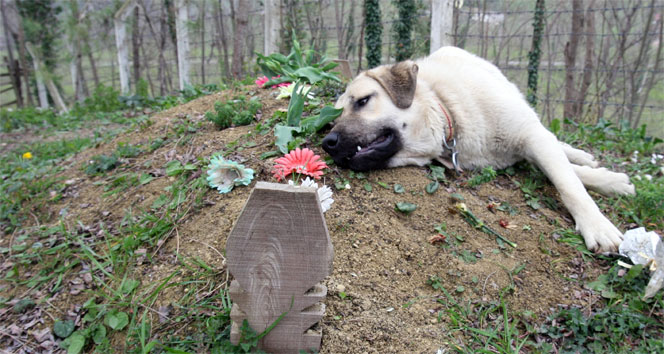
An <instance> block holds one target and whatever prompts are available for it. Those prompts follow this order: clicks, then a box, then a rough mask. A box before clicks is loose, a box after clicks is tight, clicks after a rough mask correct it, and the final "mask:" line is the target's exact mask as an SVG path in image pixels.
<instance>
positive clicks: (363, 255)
mask: <svg viewBox="0 0 664 354" xmlns="http://www.w3.org/2000/svg"><path fill="white" fill-rule="evenodd" d="M245 94H246V93H245ZM249 94H252V93H249ZM256 94H258V95H259V96H260V97H261V101H262V103H263V110H262V112H261V115H260V120H263V121H264V120H265V119H267V118H269V117H271V116H272V114H273V112H274V111H275V110H277V109H285V108H287V105H288V102H287V101H286V100H280V101H277V100H276V99H275V98H274V93H273V92H270V91H263V90H261V91H259V92H256ZM233 95H234V93H232V92H222V93H218V94H213V95H210V96H206V97H202V98H200V99H197V100H195V101H192V102H190V103H187V104H184V105H181V106H178V107H176V108H173V109H171V110H168V111H164V112H160V113H157V114H155V115H154V116H153V117H152V118H151V123H152V124H151V125H148V126H143V127H136V129H135V131H131V132H128V133H127V134H123V135H120V136H118V137H116V138H115V139H114V140H113V141H111V142H109V143H107V144H103V145H100V146H98V147H95V148H91V149H88V150H86V151H83V152H81V153H79V154H78V155H76V156H75V157H74V158H73V159H70V160H69V161H67V162H66V165H67V166H69V167H70V168H69V169H67V170H66V171H65V172H64V174H63V176H62V177H63V180H65V181H66V182H65V183H66V184H67V188H66V190H65V191H64V192H63V194H64V198H63V199H61V200H60V201H59V202H58V203H56V204H52V205H50V207H49V208H48V212H49V215H50V219H51V220H56V219H57V215H62V214H63V210H65V211H66V222H67V223H69V224H76V223H79V222H80V223H81V224H83V225H95V224H98V223H99V222H104V223H105V224H112V223H117V222H119V220H121V219H122V217H123V216H124V215H125V213H126V212H127V210H130V209H131V210H133V211H135V212H137V211H139V210H149V208H150V205H152V203H153V201H154V200H155V199H156V198H157V197H158V196H159V195H160V194H162V193H163V192H164V188H166V187H167V186H169V185H170V184H171V183H172V182H173V178H172V177H168V176H165V175H164V174H163V171H161V172H160V169H162V170H163V166H164V165H165V164H166V162H168V161H170V160H172V159H181V160H187V159H196V158H204V157H208V156H210V155H212V154H213V153H215V152H217V151H222V150H224V149H225V148H226V145H227V144H228V143H230V142H233V141H236V140H239V141H240V142H241V143H244V142H247V141H253V142H255V145H254V146H251V147H246V148H244V149H241V151H236V152H234V153H233V154H232V155H231V158H233V159H235V160H237V161H240V162H242V163H244V164H245V165H246V166H247V167H250V168H253V169H254V170H255V171H256V172H257V173H256V178H255V179H254V182H253V183H255V181H270V182H275V181H274V179H273V178H272V176H271V174H270V173H269V172H270V169H271V166H272V164H273V162H272V161H273V159H267V160H261V159H259V158H258V157H259V156H260V154H261V153H263V152H266V151H271V150H274V147H273V146H272V145H271V142H272V139H273V136H272V134H267V135H259V134H253V135H252V136H250V137H248V136H247V133H249V132H252V131H253V130H254V125H251V126H245V127H237V128H230V129H226V130H222V131H218V130H217V129H216V128H215V127H214V125H213V124H212V123H211V122H207V121H206V120H205V119H204V118H203V114H204V113H205V112H206V111H209V110H212V109H213V104H214V102H215V101H220V100H224V99H227V98H229V97H231V96H233ZM183 122H189V123H197V122H202V123H199V124H200V127H199V129H198V130H197V131H196V132H191V133H187V134H184V135H182V136H181V137H180V139H181V141H179V144H178V141H173V140H170V141H168V142H167V143H166V144H165V145H164V146H162V147H160V148H159V149H157V150H155V151H154V152H152V153H143V154H141V155H139V156H138V157H136V158H132V159H126V160H125V165H124V166H125V167H124V168H130V169H131V170H132V171H143V172H146V173H148V172H149V173H153V174H154V175H155V176H157V177H156V178H155V179H154V180H153V181H152V182H150V183H148V184H146V185H139V186H135V187H131V188H129V189H127V190H124V191H121V192H119V193H117V194H115V195H112V196H107V197H102V194H103V193H104V190H103V188H104V185H103V184H99V183H96V182H99V181H100V180H101V179H102V177H89V176H88V175H86V174H85V173H84V172H83V169H84V167H85V166H86V164H87V163H88V161H89V160H90V159H91V158H92V157H93V156H95V155H99V154H110V153H111V152H112V151H114V150H115V149H116V146H117V143H118V142H128V143H132V144H141V145H143V146H147V145H149V143H150V141H152V140H154V139H156V138H160V137H161V138H163V137H166V136H167V134H168V132H169V131H170V130H172V129H174V128H175V127H177V126H178V125H179V124H182V123H183ZM309 147H310V148H312V149H313V150H314V151H315V152H317V153H318V154H321V155H322V156H325V153H324V152H323V151H322V149H320V147H318V146H309ZM238 150H240V149H238ZM113 173H116V172H113ZM202 173H205V171H202ZM427 175H428V169H426V168H419V167H406V168H397V169H391V170H383V171H374V172H371V173H368V174H367V178H366V179H356V178H349V173H348V171H346V170H339V169H337V168H335V167H333V168H332V169H331V170H330V171H329V172H328V173H327V174H326V176H325V177H324V179H323V181H324V183H325V184H327V185H329V186H331V187H332V188H333V189H334V187H333V185H334V179H335V178H337V177H343V178H346V179H348V180H349V181H350V187H351V188H350V189H342V190H335V193H334V200H335V202H334V204H333V205H332V208H331V210H329V211H328V212H327V213H326V214H325V219H326V222H327V226H328V229H329V233H330V236H331V238H332V243H333V245H334V251H335V256H334V263H333V264H334V269H333V272H332V274H331V275H330V276H329V277H328V278H327V279H326V280H325V284H326V285H327V287H328V289H329V290H328V296H327V298H326V300H325V303H326V305H327V311H326V315H325V317H324V319H323V321H322V323H321V327H322V330H323V344H322V348H321V353H365V352H366V353H403V352H417V353H435V352H436V350H437V349H439V348H449V347H450V346H452V345H454V344H455V343H456V342H457V341H458V338H456V336H457V335H458V334H452V333H450V331H449V323H448V320H447V315H446V314H445V313H444V308H443V306H442V305H441V303H440V302H438V301H437V300H438V299H441V298H443V297H444V296H443V293H442V292H441V291H440V290H436V289H434V288H432V286H431V285H429V284H428V280H429V278H430V277H432V276H437V277H439V278H440V279H441V280H440V282H441V284H442V285H443V286H444V287H445V288H446V290H447V291H448V292H449V293H450V294H451V295H452V296H454V297H455V298H456V299H457V301H460V302H470V303H471V304H473V303H477V302H480V301H499V300H500V298H501V294H504V295H503V296H504V298H505V300H506V302H507V304H508V306H509V309H510V311H512V312H514V313H517V314H519V313H524V312H525V313H528V314H529V315H528V316H529V318H530V319H531V320H532V321H533V322H541V321H544V319H545V318H546V316H547V315H548V314H550V313H551V312H552V311H554V310H555V309H556V308H558V307H559V306H561V305H577V306H580V307H589V306H591V305H592V303H593V302H595V301H596V297H595V296H594V295H592V294H591V293H590V292H589V291H588V290H586V289H584V287H583V284H584V283H586V282H588V281H589V280H593V279H595V278H596V276H597V274H599V273H600V272H601V271H602V270H601V269H600V268H599V266H598V265H597V264H596V263H585V262H584V261H583V260H582V258H581V254H580V253H579V252H578V251H576V250H575V249H574V248H572V247H571V246H570V245H568V244H565V243H560V242H557V241H556V237H558V236H557V234H556V230H559V229H560V228H561V227H562V228H570V227H573V225H572V224H571V223H570V217H569V216H568V214H567V213H566V212H565V211H564V210H560V211H554V210H550V209H547V208H546V207H544V206H543V207H542V208H540V209H538V210H533V209H532V208H530V207H529V206H527V205H526V203H525V199H524V196H523V194H522V192H521V191H520V190H519V188H518V187H517V185H516V184H515V181H518V180H520V179H521V178H522V176H519V175H518V174H517V175H516V176H514V177H508V176H505V175H500V176H498V178H497V179H496V180H495V181H493V182H491V183H488V184H484V185H481V186H480V187H478V188H470V187H466V186H465V184H464V182H465V181H466V180H467V178H468V174H466V175H462V176H455V175H454V174H453V173H449V172H448V174H447V177H448V179H449V182H448V183H446V184H445V185H443V186H441V188H440V189H439V190H438V191H437V192H435V193H434V194H432V195H430V194H427V193H426V192H425V186H426V185H427V184H428V183H429V182H430V180H429V179H428V178H427ZM366 182H369V183H370V184H371V186H372V188H371V191H367V190H366V189H365V188H364V185H365V183H366ZM377 182H382V183H385V184H387V185H388V186H389V187H390V188H389V189H386V188H383V187H381V186H380V185H379V184H378V183H377ZM253 183H252V186H253ZM394 184H400V185H402V186H403V187H404V189H405V193H403V194H398V193H395V192H394V190H393V189H392V187H393V186H394ZM545 189H546V190H545V194H548V195H551V196H554V197H556V198H557V195H556V193H555V190H554V189H553V188H552V187H551V186H547V187H545ZM250 191H251V186H249V187H237V188H236V189H234V190H233V191H232V192H231V193H229V194H225V195H222V194H219V193H217V192H216V191H215V190H213V189H209V190H208V191H207V193H206V194H205V195H204V203H203V205H202V206H201V207H198V208H197V209H195V210H190V211H189V213H188V214H187V216H186V218H185V219H183V220H181V221H180V223H179V224H178V225H176V230H175V232H173V233H171V234H170V235H169V237H168V239H167V240H166V242H165V243H164V244H163V245H162V246H161V247H160V248H159V250H158V252H156V253H155V254H154V255H153V256H152V257H151V258H150V259H149V260H148V261H145V262H144V263H143V264H141V265H137V266H136V267H135V275H136V277H138V278H139V279H141V282H142V284H144V285H145V284H150V283H152V284H155V283H157V282H159V281H161V280H163V279H165V278H166V277H167V276H169V275H170V274H171V273H172V272H173V269H174V267H173V264H174V262H177V259H176V257H175V255H176V254H179V255H181V256H186V257H197V258H199V259H201V260H203V261H204V262H206V263H207V264H208V265H210V266H211V267H213V268H215V269H217V270H218V271H219V276H220V277H226V276H227V275H226V273H225V272H224V270H225V259H224V256H223V254H224V248H225V243H226V238H227V236H228V234H229V233H230V231H231V229H232V228H233V224H234V222H235V220H236V219H237V217H238V216H239V213H240V211H241V209H242V207H243V205H244V203H245V201H246V199H247V197H248V195H249V193H250ZM453 193H456V194H459V195H461V196H462V197H463V199H464V202H465V203H466V205H467V206H468V207H469V208H470V209H471V210H472V212H473V213H475V215H477V216H478V217H479V218H480V219H482V220H483V221H484V222H485V223H486V224H487V225H489V226H490V227H491V228H493V229H495V230H497V231H498V232H500V233H502V235H504V236H505V237H506V238H508V239H510V240H511V241H513V242H516V243H517V244H518V247H517V248H516V249H512V248H510V247H509V246H508V247H507V248H500V247H499V245H498V244H497V242H496V240H495V239H494V238H493V237H491V236H489V235H487V234H485V233H483V232H481V231H479V230H477V229H475V228H473V227H472V226H470V225H469V224H468V223H466V222H465V221H464V220H463V219H462V217H461V216H460V215H459V214H458V213H456V212H454V211H453V210H454V203H456V200H453V199H452V198H451V195H452V194H453ZM457 199H458V197H457ZM397 202H410V203H414V204H416V205H417V210H415V211H414V212H413V213H412V214H410V215H404V214H402V213H400V212H397V211H395V203H397ZM505 202H507V203H509V204H511V205H512V206H514V207H516V209H518V211H519V213H518V214H516V215H510V214H508V213H506V212H503V211H494V212H492V211H491V210H489V208H488V205H489V204H490V203H505ZM501 220H503V223H504V222H505V221H507V222H509V224H510V225H512V226H513V228H509V229H508V228H504V227H501V226H500V221H501ZM441 223H445V224H446V225H447V233H448V235H449V236H450V238H452V237H453V238H454V240H449V241H450V242H449V245H448V243H446V242H443V243H439V244H431V243H430V242H429V240H430V238H431V237H433V236H435V235H436V232H435V231H434V227H435V225H438V224H441ZM445 245H448V246H445ZM521 267H523V270H521V271H520V272H518V274H515V272H513V271H514V270H515V269H518V268H521ZM173 280H174V281H177V277H175V278H173ZM508 287H511V288H512V290H511V291H504V290H505V289H506V288H508ZM184 291H185V289H184V288H183V287H172V288H168V289H165V290H164V291H163V292H162V293H161V294H160V295H159V297H158V299H157V302H156V304H155V308H157V307H160V306H168V305H169V304H172V303H173V301H174V299H178V298H180V297H181V296H182V294H183V293H184ZM82 301H85V297H84V296H82V295H79V296H72V295H69V294H65V293H62V294H59V295H57V296H56V298H54V299H52V300H51V303H52V304H53V305H54V306H55V307H56V308H58V311H63V312H65V311H67V310H68V308H69V306H71V304H79V302H82ZM439 311H443V312H442V316H440V318H441V319H442V322H440V321H439Z"/></svg>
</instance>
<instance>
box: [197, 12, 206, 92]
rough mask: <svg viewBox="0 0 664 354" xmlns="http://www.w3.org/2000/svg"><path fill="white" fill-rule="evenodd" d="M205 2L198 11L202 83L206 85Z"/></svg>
mask: <svg viewBox="0 0 664 354" xmlns="http://www.w3.org/2000/svg"><path fill="white" fill-rule="evenodd" d="M205 4H206V2H205V0H201V6H200V8H199V9H198V13H199V16H200V17H199V18H200V21H201V23H200V25H201V83H202V84H203V85H205V13H206V11H205Z"/></svg>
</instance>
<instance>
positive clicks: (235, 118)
mask: <svg viewBox="0 0 664 354" xmlns="http://www.w3.org/2000/svg"><path fill="white" fill-rule="evenodd" d="M261 107H262V105H261V103H260V102H259V101H258V97H252V98H251V99H250V100H249V101H246V100H245V98H244V97H242V96H238V97H236V98H235V99H233V100H230V101H227V102H225V103H221V102H215V104H214V110H215V112H214V113H213V112H207V113H205V118H206V119H207V120H209V121H211V122H213V123H214V124H215V125H216V126H217V128H218V129H220V130H221V129H226V128H228V127H230V126H231V125H236V126H238V125H249V124H251V123H252V122H253V121H254V117H255V116H256V113H257V112H258V110H260V109H261Z"/></svg>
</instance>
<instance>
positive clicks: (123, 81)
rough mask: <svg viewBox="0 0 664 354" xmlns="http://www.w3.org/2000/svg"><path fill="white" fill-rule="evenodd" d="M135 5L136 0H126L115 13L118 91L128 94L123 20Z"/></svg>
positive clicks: (126, 54) (126, 53)
mask: <svg viewBox="0 0 664 354" xmlns="http://www.w3.org/2000/svg"><path fill="white" fill-rule="evenodd" d="M134 7H136V0H127V1H126V2H125V3H124V5H122V7H121V8H120V10H118V12H116V13H115V18H114V19H113V25H114V28H115V46H116V47H117V48H118V71H119V72H120V92H121V93H122V94H123V95H128V94H129V48H128V47H127V40H126V39H127V25H126V24H125V21H126V20H127V17H129V15H131V14H132V11H133V10H134Z"/></svg>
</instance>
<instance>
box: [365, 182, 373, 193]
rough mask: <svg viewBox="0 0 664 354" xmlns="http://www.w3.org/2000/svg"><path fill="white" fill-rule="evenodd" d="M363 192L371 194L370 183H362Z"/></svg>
mask: <svg viewBox="0 0 664 354" xmlns="http://www.w3.org/2000/svg"><path fill="white" fill-rule="evenodd" d="M364 190H366V191H367V192H371V191H372V190H373V188H372V187H371V183H369V182H364Z"/></svg>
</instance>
